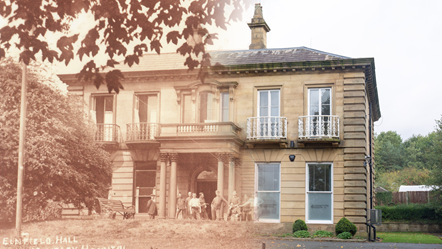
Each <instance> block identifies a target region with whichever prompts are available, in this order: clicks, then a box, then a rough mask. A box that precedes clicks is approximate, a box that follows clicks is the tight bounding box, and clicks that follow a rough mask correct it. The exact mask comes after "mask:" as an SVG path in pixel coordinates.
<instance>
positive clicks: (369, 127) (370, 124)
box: [366, 103, 376, 241]
mask: <svg viewBox="0 0 442 249" xmlns="http://www.w3.org/2000/svg"><path fill="white" fill-rule="evenodd" d="M368 121H369V123H368V129H369V132H368V134H369V135H368V136H369V151H370V152H369V153H370V155H369V157H368V167H369V168H370V209H373V160H372V159H373V158H372V153H373V145H372V139H373V138H372V116H371V103H369V118H368ZM367 211H368V210H367ZM371 219H372V217H371V215H370V223H368V222H367V223H366V225H367V226H368V241H376V227H375V226H374V225H373V224H372V220H371ZM370 227H371V228H373V240H371V236H370V235H371V229H370Z"/></svg>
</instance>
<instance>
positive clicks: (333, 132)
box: [298, 115, 339, 139]
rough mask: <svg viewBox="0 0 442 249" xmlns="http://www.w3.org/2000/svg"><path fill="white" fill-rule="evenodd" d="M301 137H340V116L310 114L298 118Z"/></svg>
mask: <svg viewBox="0 0 442 249" xmlns="http://www.w3.org/2000/svg"><path fill="white" fill-rule="evenodd" d="M298 133H299V138H300V139H322V138H338V139H339V117H338V116H333V115H310V116H301V117H299V118H298Z"/></svg>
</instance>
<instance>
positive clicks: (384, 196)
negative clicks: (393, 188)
mask: <svg viewBox="0 0 442 249" xmlns="http://www.w3.org/2000/svg"><path fill="white" fill-rule="evenodd" d="M375 200H376V205H377V206H388V205H392V204H394V203H393V193H392V192H389V191H388V192H377V193H376V198H375Z"/></svg>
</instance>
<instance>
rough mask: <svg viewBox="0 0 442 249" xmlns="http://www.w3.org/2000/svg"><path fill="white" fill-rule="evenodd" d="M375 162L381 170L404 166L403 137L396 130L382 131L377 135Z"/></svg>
mask: <svg viewBox="0 0 442 249" xmlns="http://www.w3.org/2000/svg"><path fill="white" fill-rule="evenodd" d="M374 140H375V163H376V170H377V171H379V172H386V171H387V172H388V171H395V170H399V169H401V168H403V147H402V138H401V136H400V135H399V134H397V133H396V132H395V131H388V132H381V133H380V134H379V135H376V137H375V139H374Z"/></svg>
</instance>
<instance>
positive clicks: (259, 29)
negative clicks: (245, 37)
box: [247, 3, 270, 49]
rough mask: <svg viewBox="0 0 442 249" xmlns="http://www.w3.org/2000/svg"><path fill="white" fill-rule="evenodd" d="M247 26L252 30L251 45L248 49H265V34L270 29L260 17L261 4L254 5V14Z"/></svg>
mask: <svg viewBox="0 0 442 249" xmlns="http://www.w3.org/2000/svg"><path fill="white" fill-rule="evenodd" d="M247 25H249V27H250V29H251V30H252V43H251V44H250V46H249V49H262V48H267V32H269V31H270V28H269V26H268V25H267V23H266V22H265V21H264V17H263V16H262V6H261V4H259V3H257V4H255V14H254V15H253V18H252V22H251V23H248V24H247Z"/></svg>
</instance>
